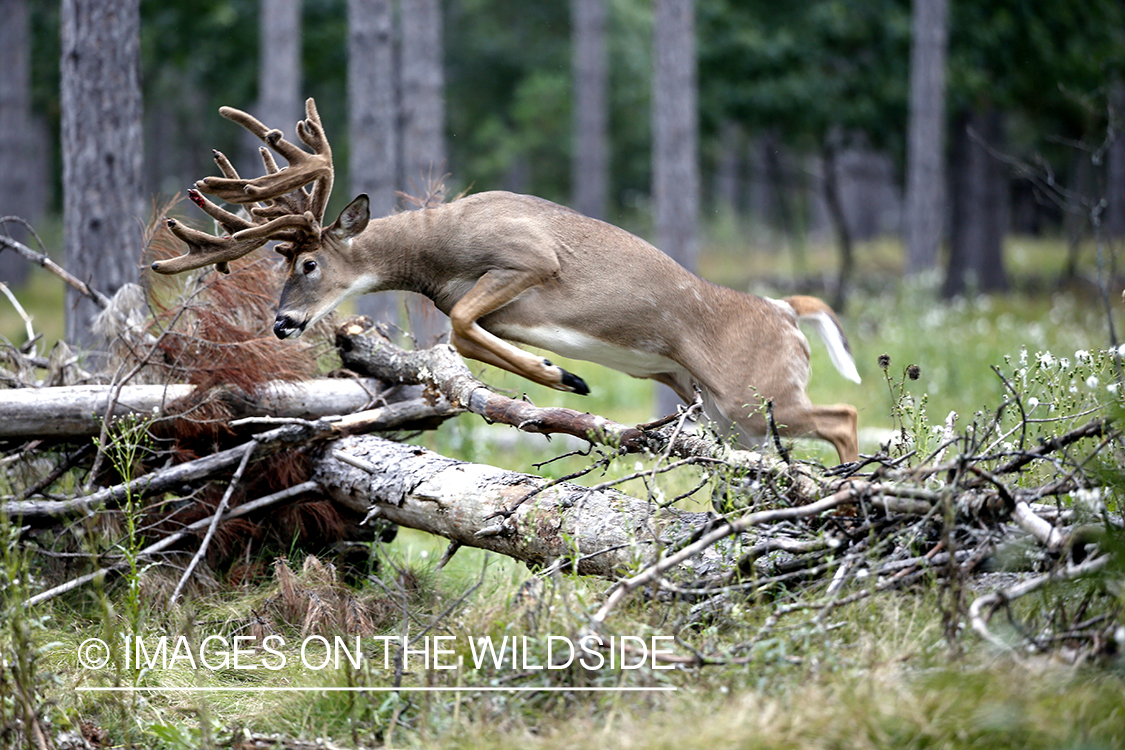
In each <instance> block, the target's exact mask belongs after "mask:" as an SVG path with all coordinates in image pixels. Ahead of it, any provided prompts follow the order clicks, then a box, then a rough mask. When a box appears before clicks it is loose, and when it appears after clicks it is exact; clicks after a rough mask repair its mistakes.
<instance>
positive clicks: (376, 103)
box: [348, 0, 402, 323]
mask: <svg viewBox="0 0 1125 750" xmlns="http://www.w3.org/2000/svg"><path fill="white" fill-rule="evenodd" d="M348 130H349V138H348V142H349V156H348V159H349V174H350V177H351V183H352V184H351V188H352V195H359V194H360V193H366V194H367V196H368V197H369V198H370V200H371V215H372V216H373V217H380V216H389V215H390V214H392V213H394V210H395V203H396V198H395V190H396V189H397V187H398V182H397V180H398V174H399V141H400V133H399V108H398V67H397V65H396V64H395V26H394V2H393V0H348ZM401 304H402V294H401V293H398V292H387V293H383V294H364V295H362V296H360V297H359V298H358V299H357V300H356V311H357V312H359V313H360V314H362V315H368V316H370V317H372V318H375V319H376V320H390V321H391V322H396V323H397V320H395V314H396V311H397V310H398V309H400V307H401Z"/></svg>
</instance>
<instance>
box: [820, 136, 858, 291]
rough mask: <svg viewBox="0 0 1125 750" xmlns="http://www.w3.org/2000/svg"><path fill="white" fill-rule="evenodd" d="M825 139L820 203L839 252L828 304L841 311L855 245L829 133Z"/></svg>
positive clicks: (838, 166) (850, 273)
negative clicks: (834, 234) (834, 235)
mask: <svg viewBox="0 0 1125 750" xmlns="http://www.w3.org/2000/svg"><path fill="white" fill-rule="evenodd" d="M828 141H829V142H826V143H825V145H824V149H823V151H822V163H823V169H824V203H825V205H826V206H827V207H828V216H829V218H831V220H832V225H833V228H835V230H836V242H837V248H838V249H839V251H840V272H839V276H838V277H837V279H836V291H835V293H834V295H833V297H832V307H833V308H834V309H835V310H836V312H839V313H842V312H843V311H844V307H845V306H846V305H847V300H848V287H849V286H850V284H851V278H852V272H853V269H854V268H855V248H854V243H853V242H852V231H851V227H850V226H849V223H848V216H847V214H846V212H845V211H844V204H843V201H842V200H841V197H840V176H839V169H840V165H839V163H838V162H839V160H838V159H837V151H836V147H835V146H834V145H833V144H832V143H831V141H832V136H829V138H828Z"/></svg>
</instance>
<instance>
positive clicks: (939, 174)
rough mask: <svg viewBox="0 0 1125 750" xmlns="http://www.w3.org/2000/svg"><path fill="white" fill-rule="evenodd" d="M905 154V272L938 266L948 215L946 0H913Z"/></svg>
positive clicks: (947, 22) (947, 20)
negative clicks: (908, 121)
mask: <svg viewBox="0 0 1125 750" xmlns="http://www.w3.org/2000/svg"><path fill="white" fill-rule="evenodd" d="M912 30H913V40H912V43H911V48H910V124H909V132H908V135H907V139H908V140H907V155H906V216H905V219H906V221H905V226H904V227H903V229H904V233H905V235H906V272H907V273H908V274H917V273H921V272H923V271H929V270H931V269H934V268H936V267H937V261H938V249H939V248H940V246H941V237H942V228H943V227H942V225H943V224H944V221H943V218H944V216H945V211H944V208H943V204H944V201H945V58H946V45H947V42H948V38H949V3H948V0H914V19H913V24H912Z"/></svg>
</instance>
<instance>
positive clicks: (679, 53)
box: [652, 0, 699, 414]
mask: <svg viewBox="0 0 1125 750" xmlns="http://www.w3.org/2000/svg"><path fill="white" fill-rule="evenodd" d="M653 12H654V18H653V58H654V66H653V77H652V197H653V204H654V211H655V217H654V218H655V224H656V245H657V247H659V248H660V249H661V250H663V251H664V252H665V253H667V254H668V255H670V256H671V257H672V258H673V259H675V260H676V261H677V262H678V263H679V264H680V265H682V266H684V267H685V268H687V269H689V270H695V267H696V255H697V253H698V248H697V246H696V228H697V227H696V224H697V222H698V220H699V162H698V150H699V144H698V141H699V125H698V110H697V106H696V99H697V89H696V58H695V4H694V0H656V2H655V6H654V11H653ZM678 403H679V399H678V398H676V397H675V395H674V394H673V393H672V392H671V391H670V390H668V389H665V388H661V389H660V390H659V396H658V398H657V411H658V412H659V413H661V414H668V413H674V411H675V407H676V405H677V404H678Z"/></svg>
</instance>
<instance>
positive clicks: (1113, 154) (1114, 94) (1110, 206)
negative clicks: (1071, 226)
mask: <svg viewBox="0 0 1125 750" xmlns="http://www.w3.org/2000/svg"><path fill="white" fill-rule="evenodd" d="M1109 104H1110V107H1111V108H1112V109H1113V111H1114V112H1116V113H1117V117H1118V120H1117V123H1118V124H1117V126H1116V130H1117V132H1116V133H1115V134H1114V135H1115V136H1116V137H1115V138H1114V141H1113V145H1111V146H1110V147H1109V154H1108V155H1107V157H1106V160H1107V162H1108V164H1107V165H1106V186H1105V198H1106V206H1105V209H1104V211H1103V212H1102V227H1103V229H1104V231H1105V233H1106V235H1107V236H1109V237H1112V238H1114V239H1121V238H1122V237H1125V128H1122V127H1121V124H1120V123H1121V120H1120V118H1121V117H1122V116H1123V115H1125V83H1122V82H1121V81H1117V82H1115V83H1114V84H1113V85H1112V86H1111V87H1110V94H1109Z"/></svg>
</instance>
